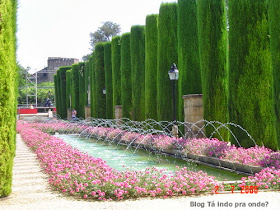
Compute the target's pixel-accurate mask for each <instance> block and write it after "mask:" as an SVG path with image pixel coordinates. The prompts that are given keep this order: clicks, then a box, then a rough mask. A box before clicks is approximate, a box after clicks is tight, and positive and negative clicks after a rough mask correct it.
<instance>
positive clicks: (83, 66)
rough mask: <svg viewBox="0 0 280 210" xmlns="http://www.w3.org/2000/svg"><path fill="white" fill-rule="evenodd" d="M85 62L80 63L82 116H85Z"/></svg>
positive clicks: (80, 107) (80, 104)
mask: <svg viewBox="0 0 280 210" xmlns="http://www.w3.org/2000/svg"><path fill="white" fill-rule="evenodd" d="M85 95H86V90H85V63H84V62H80V63H79V112H80V117H81V118H85V105H86V104H85Z"/></svg>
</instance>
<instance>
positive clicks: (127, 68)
mask: <svg viewBox="0 0 280 210" xmlns="http://www.w3.org/2000/svg"><path fill="white" fill-rule="evenodd" d="M131 89H132V83H131V63H130V33H125V34H123V35H122V37H121V92H122V97H121V99H122V113H123V117H127V118H131V112H132V91H131Z"/></svg>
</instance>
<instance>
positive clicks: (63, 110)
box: [57, 66, 71, 119]
mask: <svg viewBox="0 0 280 210" xmlns="http://www.w3.org/2000/svg"><path fill="white" fill-rule="evenodd" d="M69 69H71V67H69V66H63V67H60V68H59V70H58V71H57V76H58V77H59V81H60V83H59V85H60V88H59V91H60V93H59V95H60V107H59V108H60V110H59V113H60V117H61V118H62V119H66V118H67V102H66V101H67V97H66V88H65V87H66V71H67V70H69Z"/></svg>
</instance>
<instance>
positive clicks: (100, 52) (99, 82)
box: [94, 43, 106, 119]
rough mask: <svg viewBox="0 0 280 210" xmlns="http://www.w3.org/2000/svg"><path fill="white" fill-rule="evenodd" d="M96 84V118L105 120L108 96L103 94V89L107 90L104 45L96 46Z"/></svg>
mask: <svg viewBox="0 0 280 210" xmlns="http://www.w3.org/2000/svg"><path fill="white" fill-rule="evenodd" d="M94 83H95V100H96V107H95V108H96V117H97V118H102V119H104V118H106V96H105V95H104V94H103V89H104V88H105V71H104V43H98V44H96V45H95V52H94Z"/></svg>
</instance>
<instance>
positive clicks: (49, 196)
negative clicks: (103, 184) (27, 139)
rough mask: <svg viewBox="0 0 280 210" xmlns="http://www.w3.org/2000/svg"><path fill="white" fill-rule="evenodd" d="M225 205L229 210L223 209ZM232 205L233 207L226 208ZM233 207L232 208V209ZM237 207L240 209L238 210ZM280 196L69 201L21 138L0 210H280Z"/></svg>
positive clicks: (222, 195) (278, 194)
mask: <svg viewBox="0 0 280 210" xmlns="http://www.w3.org/2000/svg"><path fill="white" fill-rule="evenodd" d="M221 203H223V204H224V205H225V207H221ZM252 204H253V205H263V206H264V207H250V206H249V205H252ZM226 205H230V206H228V207H227V206H226ZM231 205H232V206H231ZM235 207H236V208H235ZM279 207H280V192H259V193H258V194H251V195H250V194H240V193H234V194H218V195H207V196H193V197H181V198H171V199H137V200H126V201H120V202H117V201H111V202H98V201H94V202H93V201H91V202H90V201H85V200H77V199H73V198H71V197H65V196H62V195H61V194H58V193H56V192H53V191H51V190H50V189H49V185H48V180H47V176H46V175H45V174H43V173H42V172H41V171H40V167H39V163H38V161H37V159H36V155H35V154H34V153H32V152H31V151H30V150H29V148H28V147H27V146H26V145H25V144H24V142H23V141H22V140H21V138H20V136H19V135H18V136H17V150H16V157H15V162H14V169H13V192H12V194H11V195H10V196H9V197H7V198H2V199H1V198H0V210H10V209H15V210H25V209H26V210H33V209H34V210H45V209H55V210H56V209H98V210H99V209H112V210H134V209H135V210H138V209H139V210H140V209H141V210H144V209H145V210H149V209H152V210H165V209H166V210H167V209H168V210H172V209H176V210H181V209H211V210H212V209H213V210H214V209H218V210H222V209H242V210H243V209H250V210H255V209H275V210H276V209H277V210H278V209H279Z"/></svg>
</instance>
